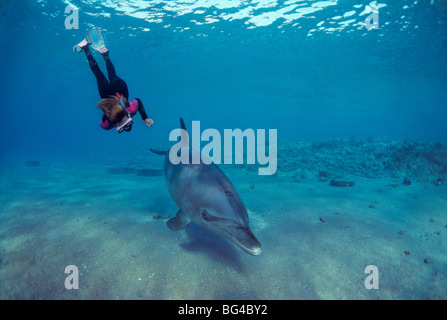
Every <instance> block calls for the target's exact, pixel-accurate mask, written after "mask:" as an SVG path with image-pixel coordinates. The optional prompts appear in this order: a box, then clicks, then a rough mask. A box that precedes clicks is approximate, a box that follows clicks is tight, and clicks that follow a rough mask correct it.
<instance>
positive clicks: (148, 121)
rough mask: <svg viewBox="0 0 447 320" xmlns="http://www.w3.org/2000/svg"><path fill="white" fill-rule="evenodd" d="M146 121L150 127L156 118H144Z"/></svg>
mask: <svg viewBox="0 0 447 320" xmlns="http://www.w3.org/2000/svg"><path fill="white" fill-rule="evenodd" d="M144 123H145V124H146V125H147V126H148V127H149V128H150V127H151V126H152V125H153V124H154V120H152V119H149V118H146V119H144Z"/></svg>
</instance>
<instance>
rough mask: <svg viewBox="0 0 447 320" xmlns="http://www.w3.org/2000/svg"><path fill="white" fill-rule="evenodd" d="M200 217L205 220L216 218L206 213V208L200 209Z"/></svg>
mask: <svg viewBox="0 0 447 320" xmlns="http://www.w3.org/2000/svg"><path fill="white" fill-rule="evenodd" d="M202 218H203V220H205V221H214V220H217V219H216V218H215V217H213V216H212V215H210V214H209V213H208V211H206V210H203V211H202Z"/></svg>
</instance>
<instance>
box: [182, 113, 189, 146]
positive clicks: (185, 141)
mask: <svg viewBox="0 0 447 320" xmlns="http://www.w3.org/2000/svg"><path fill="white" fill-rule="evenodd" d="M180 129H182V132H181V134H180V141H181V142H182V144H183V145H187V146H189V135H188V131H186V126H185V121H183V118H180Z"/></svg>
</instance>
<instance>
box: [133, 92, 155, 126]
mask: <svg viewBox="0 0 447 320" xmlns="http://www.w3.org/2000/svg"><path fill="white" fill-rule="evenodd" d="M135 100H137V101H138V112H139V113H140V115H141V118H142V119H143V121H144V123H145V124H146V125H147V126H148V127H150V126H152V125H153V124H154V120H152V119H149V117H148V116H147V114H146V110H144V106H143V102H141V100H140V99H138V98H135Z"/></svg>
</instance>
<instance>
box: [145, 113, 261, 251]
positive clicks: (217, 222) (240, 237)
mask: <svg viewBox="0 0 447 320" xmlns="http://www.w3.org/2000/svg"><path fill="white" fill-rule="evenodd" d="M180 125H181V128H182V129H183V130H185V131H184V132H185V133H186V129H185V123H184V122H183V119H181V118H180ZM186 141H188V140H187V139H186ZM188 147H189V142H188ZM188 149H189V158H190V161H189V164H183V163H181V162H180V163H179V164H176V165H174V164H172V162H171V160H170V159H169V151H157V150H153V149H150V150H151V151H152V152H153V153H156V154H159V155H164V156H165V161H164V176H165V180H166V185H167V187H168V191H169V194H170V195H171V197H172V199H173V200H174V202H175V203H176V204H177V206H178V207H179V208H180V210H179V211H178V212H177V214H176V216H175V217H173V218H171V219H169V220H168V222H167V226H168V227H169V229H171V230H173V231H177V230H180V229H183V228H184V227H186V226H187V225H188V224H189V223H190V222H195V223H196V224H198V225H200V226H202V227H204V228H206V229H208V230H210V231H212V232H213V233H215V234H217V235H218V236H221V237H223V238H225V239H228V240H230V241H231V242H233V243H235V244H236V245H237V246H238V247H240V248H241V249H242V250H244V251H245V252H247V253H249V254H251V255H254V256H257V255H259V254H261V244H260V243H259V241H258V240H257V239H256V237H255V236H254V234H253V232H252V231H251V230H250V227H249V225H248V214H247V209H246V208H245V205H244V203H243V202H242V199H241V197H240V196H239V194H238V192H237V190H236V189H235V187H234V186H233V184H232V183H231V182H230V180H229V179H228V178H227V176H226V175H225V174H224V173H223V172H222V171H221V170H220V169H219V167H217V165H216V164H214V163H211V164H209V165H207V164H204V163H202V161H201V160H200V163H199V164H192V161H191V159H192V157H193V156H194V155H195V156H197V152H198V151H197V150H194V149H192V148H188ZM198 156H199V157H200V154H199V155H198ZM202 156H203V155H202ZM199 159H200V158H199Z"/></svg>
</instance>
